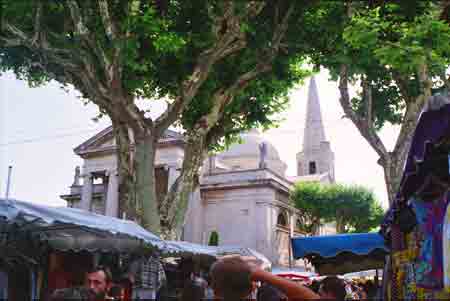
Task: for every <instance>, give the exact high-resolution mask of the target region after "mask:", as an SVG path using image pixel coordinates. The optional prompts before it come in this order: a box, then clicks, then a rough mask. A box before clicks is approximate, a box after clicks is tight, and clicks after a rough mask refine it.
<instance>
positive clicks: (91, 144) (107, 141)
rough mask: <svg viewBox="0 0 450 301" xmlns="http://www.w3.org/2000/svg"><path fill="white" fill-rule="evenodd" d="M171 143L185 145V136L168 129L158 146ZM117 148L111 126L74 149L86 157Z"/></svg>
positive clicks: (76, 152)
mask: <svg viewBox="0 0 450 301" xmlns="http://www.w3.org/2000/svg"><path fill="white" fill-rule="evenodd" d="M170 145H179V146H183V145H184V136H183V135H182V134H180V133H178V132H176V131H173V130H166V131H165V132H164V134H163V136H162V137H161V138H160V139H159V140H158V147H164V146H170ZM115 149H116V142H115V139H114V135H113V128H112V126H109V127H107V128H106V129H104V130H102V131H101V132H99V133H97V134H95V135H94V136H92V137H91V138H89V139H88V140H86V141H84V142H83V143H81V144H80V145H79V146H77V147H76V148H75V149H74V152H75V154H77V155H79V156H80V157H82V158H84V157H86V156H89V155H91V154H98V153H108V152H114V151H115Z"/></svg>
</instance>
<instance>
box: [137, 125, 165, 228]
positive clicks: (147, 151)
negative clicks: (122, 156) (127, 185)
mask: <svg viewBox="0 0 450 301" xmlns="http://www.w3.org/2000/svg"><path fill="white" fill-rule="evenodd" d="M156 145H157V138H156V137H155V136H154V135H152V134H151V133H148V134H147V135H146V136H145V137H144V138H143V139H142V140H141V141H140V142H138V143H137V146H136V160H135V166H136V178H137V181H136V186H135V187H136V199H137V201H136V204H137V206H138V208H139V209H138V210H139V212H138V213H139V216H141V220H140V224H141V225H142V226H143V227H144V228H146V229H148V230H150V231H152V232H153V233H160V227H159V224H160V223H159V214H158V200H157V196H156V189H155V164H154V163H155V154H156Z"/></svg>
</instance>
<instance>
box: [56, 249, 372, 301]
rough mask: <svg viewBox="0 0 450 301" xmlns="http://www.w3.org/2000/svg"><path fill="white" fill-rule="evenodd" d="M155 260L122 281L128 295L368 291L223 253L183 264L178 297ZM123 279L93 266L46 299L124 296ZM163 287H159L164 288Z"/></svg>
mask: <svg viewBox="0 0 450 301" xmlns="http://www.w3.org/2000/svg"><path fill="white" fill-rule="evenodd" d="M157 262H158V261H154V260H146V261H145V262H144V263H145V264H144V265H142V262H141V264H137V263H135V264H133V265H131V266H130V269H129V272H128V273H127V274H126V277H124V278H122V281H126V282H129V283H128V285H131V286H132V288H133V290H132V291H133V293H132V295H131V296H130V297H131V298H130V299H131V300H161V301H165V300H167V301H170V300H174V301H175V300H176V301H200V300H223V301H239V300H256V301H281V300H342V301H343V300H348V299H352V300H366V299H368V294H367V290H365V289H364V288H363V287H362V286H357V285H356V284H355V283H348V282H346V281H344V280H343V279H340V278H338V277H335V276H330V277H326V278H325V279H323V280H321V281H320V282H319V281H314V282H313V283H312V285H310V286H309V287H307V286H303V285H300V284H298V283H295V282H293V281H291V280H288V279H285V278H282V277H278V276H276V275H274V274H272V273H270V272H267V271H265V270H263V269H261V268H260V267H259V266H258V264H257V263H255V262H252V261H249V260H247V259H244V258H242V257H240V256H229V257H224V258H222V259H220V260H218V261H216V262H215V263H214V264H213V265H212V266H211V268H210V271H209V273H208V277H206V279H205V277H201V276H200V274H199V273H198V272H197V271H196V270H195V268H194V266H193V265H192V264H184V265H183V270H182V275H183V282H184V283H183V286H182V289H181V291H180V293H179V294H178V295H177V296H173V295H172V296H170V295H169V294H167V285H166V283H165V282H166V281H167V279H166V278H165V276H163V274H164V271H163V270H162V267H161V265H160V264H159V265H158V264H156V263H157ZM123 284H124V282H123V283H114V281H113V277H112V275H111V272H110V270H109V269H108V268H107V267H104V266H97V267H95V268H94V269H92V270H90V271H89V272H88V273H87V274H86V280H85V285H84V286H83V287H75V288H66V289H59V290H56V291H55V292H54V293H53V294H52V296H51V298H50V300H51V301H60V300H89V301H90V300H92V301H104V300H125V296H124V286H123ZM164 287H165V288H166V289H163V288H164Z"/></svg>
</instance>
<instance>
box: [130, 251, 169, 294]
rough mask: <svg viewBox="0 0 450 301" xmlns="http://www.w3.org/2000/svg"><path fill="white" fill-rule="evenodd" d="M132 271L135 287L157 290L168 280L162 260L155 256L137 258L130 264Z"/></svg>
mask: <svg viewBox="0 0 450 301" xmlns="http://www.w3.org/2000/svg"><path fill="white" fill-rule="evenodd" d="M130 273H131V274H132V275H134V279H135V280H134V283H133V290H134V289H146V290H152V291H155V292H157V291H158V290H159V289H160V288H161V286H162V285H163V284H164V283H165V282H166V273H165V272H164V269H163V267H162V264H161V262H160V261H159V260H158V259H157V258H155V257H148V258H142V259H139V260H136V261H135V262H133V263H132V264H131V266H130Z"/></svg>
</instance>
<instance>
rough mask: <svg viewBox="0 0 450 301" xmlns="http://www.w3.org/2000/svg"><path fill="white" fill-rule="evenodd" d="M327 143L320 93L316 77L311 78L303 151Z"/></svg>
mask: <svg viewBox="0 0 450 301" xmlns="http://www.w3.org/2000/svg"><path fill="white" fill-rule="evenodd" d="M323 141H326V139H325V130H324V127H323V123H322V112H321V110H320V103H319V93H318V92H317V85H316V80H315V79H314V76H313V77H311V80H310V82H309V90H308V102H307V105H306V122H305V129H304V134H303V151H311V150H314V149H319V148H320V143H321V142H323Z"/></svg>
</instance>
